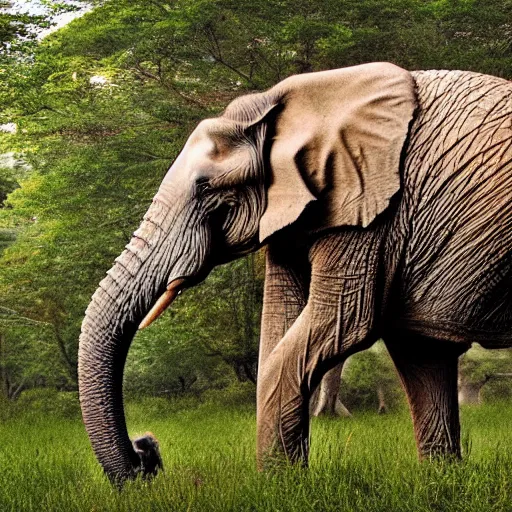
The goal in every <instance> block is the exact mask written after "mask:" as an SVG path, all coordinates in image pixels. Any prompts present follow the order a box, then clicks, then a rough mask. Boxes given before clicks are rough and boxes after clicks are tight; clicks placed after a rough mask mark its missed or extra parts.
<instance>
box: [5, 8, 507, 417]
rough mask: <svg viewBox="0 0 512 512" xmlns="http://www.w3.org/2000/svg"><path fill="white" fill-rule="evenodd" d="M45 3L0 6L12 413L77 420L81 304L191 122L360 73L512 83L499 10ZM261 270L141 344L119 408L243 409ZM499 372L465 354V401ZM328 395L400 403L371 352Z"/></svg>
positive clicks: (257, 266)
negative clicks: (396, 68) (259, 96)
mask: <svg viewBox="0 0 512 512" xmlns="http://www.w3.org/2000/svg"><path fill="white" fill-rule="evenodd" d="M43 4H44V5H45V6H46V11H44V13H43V14H39V15H30V14H27V15H22V14H19V11H16V10H15V9H13V5H12V3H11V2H0V6H1V7H2V11H1V12H0V401H2V402H3V403H4V404H8V403H12V404H20V403H21V404H22V406H23V407H26V406H27V405H28V404H37V405H38V406H43V407H49V408H51V407H57V408H66V407H70V408H71V410H75V408H76V406H77V400H76V397H77V394H76V390H77V374H76V359H77V345H78V337H79V333H80V324H81V321H82V317H83V314H84V311H85V308H86V306H87V304H88V302H89V300H90V297H91V295H92V293H93V292H94V290H95V289H96V287H97V284H98V283H99V281H100V280H101V279H102V277H103V275H104V273H105V271H106V270H107V269H108V268H110V266H111V264H112V262H113V260H114V258H115V257H116V256H117V255H118V254H119V253H121V251H122V249H123V247H124V245H125V244H126V243H128V241H129V239H130V237H131V234H132V232H133V231H134V230H135V229H136V227H137V226H138V224H139V222H140V220H141V218H142V215H143V213H144V212H145V211H146V209H147V208H148V206H149V204H150V203H151V199H152V197H153V195H154V193H155V192H156V190H157V187H158V185H159V183H160V181H161V179H162V177H163V175H164V174H165V172H166V170H167V169H168V167H169V165H170V163H171V162H172V161H173V159H174V158H175V157H176V156H177V154H178V152H179V150H180V149H181V147H182V145H183V143H184V141H185V140H186V138H187V136H188V134H189V133H190V132H191V130H192V129H193V128H194V126H195V125H196V124H197V123H198V122H199V121H200V120H201V119H203V118H205V117H211V116H215V115H217V114H218V113H220V112H221V111H222V109H223V107H225V106H226V104H227V103H228V102H229V101H230V100H231V99H233V98H235V97H236V96H239V95H241V94H245V93H248V92H251V91H257V90H262V89H265V88H268V87H270V86H272V85H273V84H275V83H276V82H278V81H280V80H282V79H284V78H285V77H287V76H289V75H292V74H295V73H304V72H310V71H318V70H323V69H330V68H338V67H344V66H350V65H355V64H360V63H363V62H370V61H391V62H394V63H396V64H398V65H400V66H403V67H405V68H407V69H410V70H414V69H431V68H437V69H439V68H443V69H465V70H473V71H478V72H482V73H489V74H493V75H496V76H500V77H503V78H506V79H510V78H512V1H511V0H485V1H483V0H435V1H431V0H365V1H360V0H293V1H289V0H265V1H255V0H109V1H104V2H101V1H99V2H79V1H75V2H52V1H50V0H48V1H46V2H43ZM83 7H88V8H89V12H87V13H86V14H84V15H83V16H81V17H78V18H77V19H75V20H74V21H72V22H71V23H69V24H68V25H67V26H65V27H64V28H61V29H59V30H57V31H55V32H54V33H52V34H50V35H47V36H46V37H44V39H41V38H39V37H38V34H39V33H40V31H41V30H43V29H45V28H48V27H49V26H51V23H52V19H53V16H55V15H56V14H59V13H62V12H65V11H73V10H76V9H80V8H83ZM263 273H264V257H263V253H261V252H260V253H258V254H256V255H252V256H249V257H247V258H245V259H242V260H239V261H236V262H234V263H231V264H229V265H226V266H224V267H221V268H218V269H216V270H215V271H214V272H213V273H212V275H211V276H210V277H209V278H208V279H207V281H206V282H205V283H204V284H202V285H201V286H200V287H198V288H196V289H194V290H190V291H187V293H185V294H184V295H183V296H182V297H180V299H179V301H177V302H176V304H175V305H173V308H172V309H171V310H170V311H169V312H167V313H166V314H165V315H164V316H163V317H162V319H160V320H159V321H158V322H157V323H156V324H155V325H154V326H152V327H151V328H149V329H147V330H144V331H142V332H141V333H139V334H138V335H137V337H136V339H135V341H134V343H133V346H132V349H131V351H130V355H129V359H128V362H127V369H126V373H125V391H126V393H127V395H128V397H140V396H157V397H160V398H161V399H162V400H164V399H168V398H176V397H185V398H187V397H193V398H194V400H203V399H205V397H208V396H211V395H212V394H215V393H221V394H222V395H223V396H228V397H231V398H232V399H233V400H240V401H251V400H253V399H254V390H255V386H254V384H255V382H256V378H257V355H258V337H259V316H260V308H261V300H262V282H263ZM511 372H512V354H511V352H510V351H509V350H504V351H493V352H486V351H483V350H481V349H478V347H476V348H474V349H472V350H471V351H470V352H469V353H468V355H466V356H465V357H464V358H463V361H462V364H461V370H460V381H461V390H463V392H464V393H463V394H464V396H463V397H462V398H463V399H464V400H467V401H473V402H478V401H481V400H490V401H492V400H493V399H497V398H506V397H511V395H512V380H511V379H509V377H510V373H511ZM337 390H338V389H336V391H337ZM341 394H342V399H343V401H344V403H345V405H347V406H348V407H349V409H351V410H353V409H357V408H377V407H378V406H379V403H380V405H381V406H382V402H383V401H384V402H385V405H386V407H391V408H392V407H394V406H396V405H398V404H400V403H403V397H402V394H401V393H400V390H399V383H398V380H397V378H396V376H395V373H394V370H393V368H392V365H391V363H390V361H389V358H388V356H387V354H386V352H385V350H384V348H383V347H382V346H381V345H377V346H376V347H375V348H374V349H372V350H370V351H367V352H364V353H361V354H358V355H356V356H354V357H353V358H352V359H351V360H350V362H349V364H348V365H347V366H346V368H345V371H344V373H343V383H342V387H341ZM187 399H188V398H187ZM12 407H15V405H13V406H12ZM7 409H8V408H7ZM3 410H5V409H3Z"/></svg>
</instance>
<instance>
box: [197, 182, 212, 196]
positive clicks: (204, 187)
mask: <svg viewBox="0 0 512 512" xmlns="http://www.w3.org/2000/svg"><path fill="white" fill-rule="evenodd" d="M211 188H212V187H211V185H210V181H209V180H208V178H199V179H198V180H197V181H196V192H197V195H199V196H203V195H204V194H205V193H206V192H208V191H209V190H211Z"/></svg>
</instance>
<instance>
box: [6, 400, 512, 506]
mask: <svg viewBox="0 0 512 512" xmlns="http://www.w3.org/2000/svg"><path fill="white" fill-rule="evenodd" d="M462 422H463V439H464V445H465V450H466V454H465V459H464V461H463V462H461V463H454V464H442V463H419V462H418V461H417V459H416V452H415V446H414V440H413V436H412V427H411V423H410V419H409V416H408V413H407V412H406V411H402V412H398V413H393V414H389V415H386V416H378V415H376V414H358V415H357V416H356V417H355V418H353V419H349V420H347V419H342V420H315V421H314V422H313V430H312V454H311V464H310V469H309V470H300V469H287V470H283V471H282V472H280V473H277V474H260V473H258V472H257V471H256V469H255V456H254V454H255V418H254V413H253V412H252V410H251V409H250V408H244V407H239V408H221V407H219V406H213V405H202V406H200V407H196V408H195V409H193V410H188V411H179V412H176V413H174V414H164V415H162V413H161V412H160V414H157V411H155V410H150V412H149V413H148V412H146V411H145V410H143V409H142V407H141V406H132V407H130V408H129V425H130V431H131V434H132V435H135V434H138V433H143V432H144V431H146V430H147V429H150V430H151V431H153V432H154V433H155V435H156V436H157V437H158V438H159V440H160V444H161V449H162V454H163V457H164V463H165V465H166V468H165V469H166V470H165V473H164V474H161V475H159V476H158V477H157V478H156V480H155V481H154V482H153V483H152V484H150V485H148V484H145V483H142V482H135V483H131V484H129V485H127V486H126V488H125V489H124V491H123V492H121V493H119V492H117V491H115V490H113V489H112V488H111V486H110V485H109V483H108V482H107V480H106V478H105V477H104V476H103V474H102V472H101V470H100V469H99V466H98V465H97V463H96V461H95V459H94V457H93V456H92V453H91V450H90V447H89V443H88V440H87V437H86V435H85V433H84V430H83V427H82V425H81V423H80V421H79V420H69V419H68V420H66V419H62V418H60V419H59V418H55V417H51V416H50V415H48V414H47V415H44V416H43V415H41V414H39V415H38V414H32V415H27V416H26V417H25V418H24V419H19V418H18V419H16V420H8V421H5V422H3V423H2V424H0V439H1V442H0V467H1V468H2V469H1V472H0V510H1V511H2V512H7V511H11V510H12V511H16V512H19V511H30V510H34V511H50V510H62V511H66V512H69V511H71V512H72V511H104V510H105V511H107V510H126V511H139V510H140V511H159V510H162V511H173V510H180V511H210V510H212V511H219V512H220V511H222V512H226V511H256V510H265V511H273V512H274V511H275V512H278V511H279V512H285V511H290V512H291V511H293V512H297V511H315V512H317V511H329V510H336V511H338V510H343V511H352V510H354V511H356V510H357V511H359V510H360V511H365V512H370V511H427V510H428V511H431V510H434V511H444V510H446V511H462V510H464V511H466V510H467V511H478V512H482V511H488V510H489V511H490V510H493V511H497V510H512V485H511V484H512V429H511V428H510V425H512V406H507V405H486V406H481V407H478V408H472V409H464V410H463V411H462ZM467 452H469V453H467Z"/></svg>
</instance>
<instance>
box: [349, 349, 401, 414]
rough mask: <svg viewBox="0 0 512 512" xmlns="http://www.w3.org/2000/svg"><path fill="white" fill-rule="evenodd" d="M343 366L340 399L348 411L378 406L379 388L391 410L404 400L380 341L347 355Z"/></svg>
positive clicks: (398, 382) (372, 408) (392, 366)
mask: <svg viewBox="0 0 512 512" xmlns="http://www.w3.org/2000/svg"><path fill="white" fill-rule="evenodd" d="M345 365H346V368H344V369H343V374H342V385H341V393H340V398H341V401H342V402H343V404H344V405H345V406H346V407H348V409H349V410H353V409H368V410H371V411H377V410H378V409H379V391H380V392H381V393H382V395H383V397H384V399H385V402H386V408H388V409H394V408H397V407H398V406H399V405H402V404H403V403H404V400H405V399H404V392H403V390H402V388H401V385H400V381H399V379H398V375H397V373H396V370H395V368H394V365H393V362H392V361H391V358H390V356H389V354H388V352H387V350H386V348H385V346H384V344H383V343H382V342H378V343H377V344H376V345H374V346H373V347H372V348H371V349H369V350H366V351H364V352H359V353H358V354H355V355H353V356H352V357H350V358H349V360H348V361H347V363H345Z"/></svg>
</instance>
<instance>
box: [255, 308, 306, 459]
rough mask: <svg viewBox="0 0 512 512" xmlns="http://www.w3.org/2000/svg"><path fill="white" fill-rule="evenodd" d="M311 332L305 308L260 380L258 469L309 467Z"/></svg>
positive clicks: (269, 359)
mask: <svg viewBox="0 0 512 512" xmlns="http://www.w3.org/2000/svg"><path fill="white" fill-rule="evenodd" d="M311 334H312V333H311V329H310V326H309V319H308V308H307V307H306V308H305V310H304V311H303V312H302V314H301V315H300V316H299V318H298V319H297V321H296V322H295V323H294V324H293V326H292V327H291V328H290V329H289V331H288V332H287V333H286V335H285V337H284V338H283V339H282V340H281V341H280V343H279V344H278V345H277V346H276V347H275V349H274V350H273V351H272V352H271V353H270V354H269V355H268V357H267V358H266V360H265V362H264V364H263V365H262V366H261V367H260V373H259V377H258V400H257V402H258V406H257V423H258V425H257V428H258V466H259V468H260V469H264V468H268V467H274V466H276V465H278V464H281V463H283V462H285V463H286V462H288V463H292V464H293V463H298V462H299V463H300V462H301V463H303V464H304V465H306V464H307V457H308V451H309V398H310V394H311V379H312V377H313V371H312V369H311V362H309V364H308V360H309V358H308V355H309V354H308V352H309V349H310V348H311V341H312V340H311Z"/></svg>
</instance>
